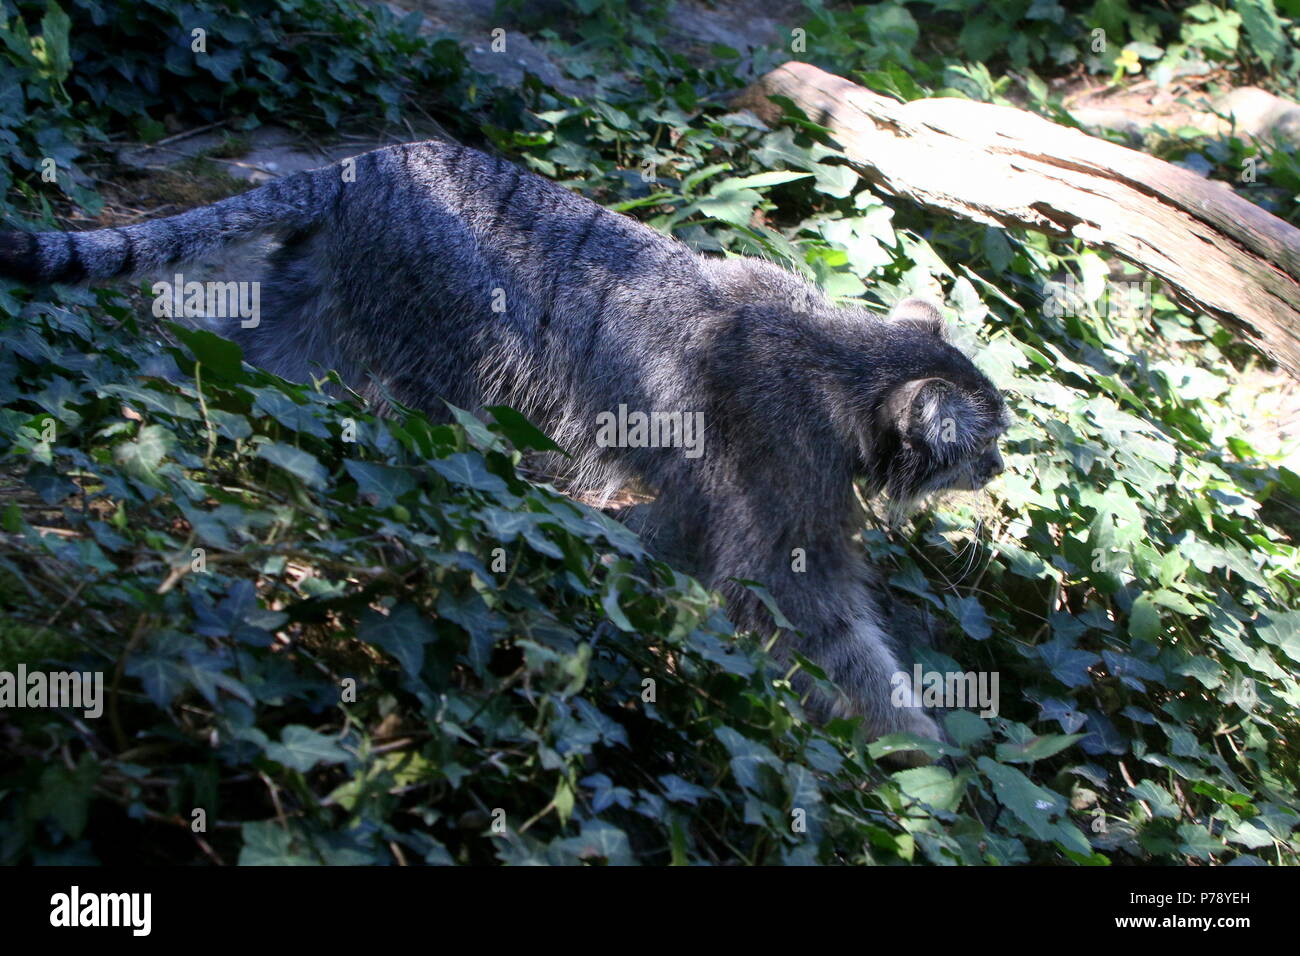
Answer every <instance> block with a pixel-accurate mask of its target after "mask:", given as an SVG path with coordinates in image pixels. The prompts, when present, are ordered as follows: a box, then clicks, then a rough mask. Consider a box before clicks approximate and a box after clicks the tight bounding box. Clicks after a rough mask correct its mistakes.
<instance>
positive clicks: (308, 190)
mask: <svg viewBox="0 0 1300 956" xmlns="http://www.w3.org/2000/svg"><path fill="white" fill-rule="evenodd" d="M352 168H353V169H354V171H355V180H354V181H347V180H348V177H347V176H345V175H344V167H341V166H331V167H326V168H323V169H319V170H314V171H311V172H306V173H300V174H297V175H294V176H290V177H287V178H285V179H282V180H278V181H275V182H272V183H270V184H268V185H266V186H264V187H262V188H260V189H256V190H253V191H251V192H248V193H244V194H242V195H239V196H235V197H233V198H230V199H227V200H224V201H222V202H219V203H216V204H214V205H211V206H207V207H204V208H200V209H195V210H192V211H190V212H186V213H183V214H181V215H179V216H173V217H170V218H166V219H160V220H156V221H152V222H145V223H141V224H139V225H133V226H128V227H125V228H122V229H108V230H100V231H94V232H81V233H42V234H36V235H30V234H25V233H6V234H0V275H8V276H11V277H17V278H24V279H27V280H28V281H33V282H50V281H75V280H83V279H104V278H108V277H111V276H118V275H127V274H131V275H153V276H155V277H157V278H170V275H169V274H165V273H163V272H161V271H160V270H164V269H170V268H171V267H173V266H176V265H178V264H181V263H185V262H188V261H192V260H194V259H196V258H198V257H200V256H204V255H206V254H208V253H211V252H213V251H215V250H217V249H218V248H219V247H222V246H225V245H228V244H231V243H235V242H239V241H243V240H247V239H251V238H253V237H256V236H258V235H261V234H264V233H268V232H269V233H273V234H277V235H279V237H280V238H281V240H282V244H281V246H280V247H279V249H278V251H277V252H275V253H274V254H273V255H272V256H271V258H270V259H269V261H268V264H267V268H266V271H265V274H264V275H262V276H261V277H260V278H261V282H262V287H261V311H262V319H261V324H260V326H258V327H257V328H253V329H242V328H239V327H238V323H237V322H234V323H229V326H230V327H227V328H225V329H224V330H223V331H224V332H225V334H228V335H229V336H230V337H232V338H234V339H235V340H237V341H238V342H239V344H240V345H241V346H243V349H244V354H245V356H246V358H247V359H248V360H249V361H250V362H252V363H254V364H256V365H259V366H261V367H264V368H266V369H269V370H271V371H273V372H276V373H278V374H280V375H283V376H285V377H287V378H291V379H297V380H306V379H307V378H308V376H309V374H311V373H312V372H315V373H317V374H319V373H320V372H322V371H323V370H325V369H329V368H334V369H337V370H338V371H339V373H340V374H341V375H342V377H343V379H344V380H345V381H346V382H348V383H349V384H350V385H352V386H353V387H354V388H356V389H357V390H358V391H359V392H361V393H362V394H364V395H367V396H368V397H371V398H375V399H378V398H379V395H380V393H381V389H379V388H377V387H376V385H375V383H382V388H383V389H386V390H387V391H388V392H389V393H391V394H392V395H393V396H394V397H395V398H397V399H398V400H399V401H401V402H403V403H405V404H407V405H410V406H414V407H416V408H420V409H423V410H425V411H427V412H429V413H431V414H433V415H441V414H442V412H443V408H444V406H443V404H442V400H443V399H446V400H447V401H450V402H452V403H454V404H456V405H459V406H462V407H466V408H475V409H477V408H480V407H481V406H483V405H489V404H506V405H511V406H513V407H515V408H517V409H519V410H520V411H521V412H523V413H524V414H525V415H527V416H528V417H529V418H530V419H532V420H533V421H534V422H535V423H536V424H537V425H538V426H539V427H541V428H543V429H544V430H546V431H547V432H548V433H549V434H550V435H551V436H552V437H554V438H555V440H556V441H557V442H558V443H559V444H560V445H561V446H563V447H565V448H566V449H568V450H569V451H570V452H571V454H572V455H573V460H572V461H571V462H568V465H569V468H570V470H571V473H572V477H573V480H574V482H575V483H576V487H585V488H593V487H594V488H601V489H608V490H610V491H612V490H614V489H616V488H618V487H619V486H621V485H623V484H624V483H625V482H628V481H629V480H635V481H637V482H639V483H641V484H642V485H646V486H649V487H651V488H653V489H654V490H655V491H656V492H657V498H656V500H655V501H654V503H653V504H651V505H649V506H647V507H645V508H642V509H636V510H637V511H638V512H639V513H638V514H637V515H636V516H635V524H636V526H637V527H638V530H640V531H641V532H642V533H643V534H644V535H646V537H647V539H648V541H649V543H650V545H651V546H652V547H653V548H657V549H658V550H659V551H660V553H664V554H670V555H672V556H673V557H674V558H675V559H676V560H678V561H679V562H681V563H682V564H684V565H685V566H686V567H687V568H688V569H689V570H692V571H694V572H695V573H696V574H698V575H699V576H700V577H701V578H702V579H704V580H705V581H706V582H707V583H709V584H710V585H713V586H716V587H719V588H720V589H721V590H722V591H723V592H724V594H725V595H726V597H727V599H728V602H729V613H730V615H731V617H732V619H733V620H734V622H735V623H736V625H737V626H738V627H740V628H743V629H755V630H757V631H759V632H760V633H771V632H772V629H773V623H772V620H771V618H770V616H769V615H768V613H767V611H766V610H765V608H764V607H763V605H762V604H761V602H760V601H759V600H758V599H757V598H756V597H755V596H754V594H753V593H752V592H751V591H750V590H749V589H747V588H745V587H743V586H740V585H738V584H736V583H734V581H733V579H737V578H739V579H749V580H755V581H759V582H761V583H763V584H764V585H766V587H767V588H768V589H769V590H770V592H771V593H772V595H773V596H774V597H775V598H776V601H777V602H778V605H779V606H780V608H781V609H782V611H783V612H784V613H785V615H786V616H787V617H788V618H789V619H790V620H791V621H792V622H793V623H794V624H795V625H796V626H797V627H798V628H799V629H800V631H801V632H802V634H801V636H799V637H798V638H797V639H793V638H792V639H790V640H784V639H783V640H782V641H779V642H778V644H777V652H778V653H779V654H788V649H789V647H790V646H792V644H791V641H794V643H793V646H795V647H797V648H798V650H799V651H800V652H801V653H803V654H804V655H805V656H807V657H808V658H809V659H811V660H812V661H814V662H816V663H817V664H818V665H819V666H820V667H821V668H822V669H823V670H825V671H826V673H827V674H828V675H829V676H830V677H831V679H832V680H833V681H834V682H835V683H836V685H837V686H838V687H840V688H841V689H842V691H843V694H842V696H840V697H839V698H838V699H829V698H822V697H818V696H816V695H814V697H813V699H812V700H811V706H812V708H813V711H814V713H815V714H816V715H817V716H819V717H821V718H826V717H829V716H831V715H855V714H856V715H861V716H863V717H864V718H865V720H866V725H867V728H868V731H869V732H870V733H871V734H872V735H873V736H875V735H881V734H885V733H890V732H893V731H899V730H911V731H914V732H917V733H920V734H923V735H926V736H930V737H935V736H938V731H937V729H936V727H935V725H934V723H933V722H932V721H931V719H930V718H929V717H928V716H926V714H925V713H924V711H923V710H921V709H919V708H915V707H896V706H893V705H891V703H890V678H891V676H892V675H893V674H895V673H896V672H898V671H901V670H902V668H901V667H900V665H899V660H898V658H897V656H896V652H895V650H894V648H893V647H892V646H891V641H890V639H889V638H888V637H887V634H886V627H885V623H884V621H883V620H882V616H881V613H880V610H879V608H878V605H877V601H876V599H875V598H874V596H873V593H872V587H871V581H870V577H871V575H870V570H869V568H868V567H867V565H866V564H865V563H864V561H863V559H862V555H861V548H860V545H857V544H855V541H854V535H855V532H857V531H858V530H859V529H860V527H861V515H860V513H859V507H858V505H857V502H856V499H855V494H854V479H855V478H859V479H862V480H863V481H864V483H865V485H866V487H867V489H868V490H869V491H870V492H872V493H875V492H884V493H887V494H888V495H889V497H890V498H891V499H893V500H894V501H910V500H913V499H915V498H917V497H918V496H920V495H923V494H925V493H928V492H931V491H936V490H942V489H945V488H953V487H968V488H978V487H980V486H982V485H983V484H984V483H985V482H987V481H988V480H989V479H990V478H991V477H992V476H993V475H994V474H996V473H997V472H998V471H999V470H1001V459H1000V458H999V457H998V452H997V449H996V439H997V437H998V435H999V434H1000V433H1001V431H1002V430H1003V429H1004V428H1005V427H1006V412H1005V409H1004V405H1003V401H1002V398H1001V396H1000V395H999V394H998V392H997V390H996V388H995V387H994V386H993V385H992V383H990V382H989V380H988V379H987V378H985V376H984V375H982V374H981V373H980V372H979V371H977V370H976V368H975V367H974V365H973V364H972V363H971V362H970V360H969V359H968V358H967V357H966V356H965V355H963V354H962V353H961V352H960V351H958V350H957V349H956V348H954V347H952V346H951V345H950V344H949V343H948V342H946V341H945V339H944V336H943V320H942V318H941V316H940V315H939V313H938V311H937V309H935V308H934V306H932V305H930V304H928V303H926V302H924V301H922V300H916V299H911V300H907V301H906V302H904V303H901V304H900V306H899V307H897V308H896V310H895V313H894V314H893V316H891V318H888V319H884V318H881V317H879V316H878V315H876V314H874V313H872V312H869V311H867V310H865V309H860V308H847V309H846V308H835V307H833V306H832V305H831V304H830V303H829V302H828V301H827V300H826V299H825V298H824V297H823V296H822V295H821V294H820V292H819V291H818V290H817V289H816V288H814V287H812V286H811V285H809V284H808V283H806V282H804V281H803V280H801V279H799V278H797V277H795V276H794V275H792V274H790V273H788V272H786V271H784V270H782V269H780V268H778V267H776V266H774V265H772V264H770V263H768V262H765V261H761V260H756V259H749V258H732V259H717V258H709V257H705V256H702V255H699V254H696V253H694V252H692V251H691V250H690V249H688V248H687V247H686V246H684V245H682V244H681V243H679V242H676V241H675V240H673V239H671V238H668V237H666V236H664V235H661V234H660V233H658V232H656V231H654V230H652V229H650V228H647V227H645V226H643V225H641V224H639V223H637V222H636V221H634V220H633V219H630V218H628V217H626V216H623V215H619V214H617V213H613V212H610V211H608V210H606V209H603V208H602V207H600V206H598V205H596V204H595V203H592V202H590V201H588V200H587V199H585V198H583V197H581V196H578V195H576V194H575V193H573V192H570V191H569V190H566V189H563V188H561V187H559V186H556V185H555V184H553V183H551V182H549V181H547V180H546V179H543V178H541V177H539V176H535V175H533V174H531V173H528V172H525V171H523V170H521V169H520V168H519V167H517V166H515V165H512V164H511V163H509V162H507V161H505V160H503V159H498V158H493V157H490V156H487V155H484V154H483V153H480V152H476V151H474V150H471V149H467V148H463V147H460V146H456V145H449V144H446V143H440V142H428V143H415V144H409V145H404V146H396V147H391V148H387V149H381V150H376V151H374V152H370V153H366V154H364V155H362V156H359V157H357V158H356V159H355V166H354V167H352ZM494 290H502V292H503V294H504V298H503V300H499V301H504V304H505V306H506V309H505V311H504V312H494V311H493V310H492V308H491V305H492V302H493V296H494ZM620 404H622V405H626V406H628V408H629V409H633V410H642V411H645V412H651V411H681V412H702V413H703V415H704V423H705V432H704V454H703V455H702V456H700V457H698V458H696V459H689V458H687V457H686V456H685V455H684V454H683V450H682V449H681V448H601V447H598V446H597V444H596V441H595V435H596V422H597V415H598V414H599V413H601V412H611V411H614V410H615V409H617V407H618V406H619V405H620ZM795 549H803V553H804V554H805V555H806V569H805V570H802V571H800V570H796V569H795V567H796V564H797V562H796V561H795V558H794V554H795V553H796V552H795Z"/></svg>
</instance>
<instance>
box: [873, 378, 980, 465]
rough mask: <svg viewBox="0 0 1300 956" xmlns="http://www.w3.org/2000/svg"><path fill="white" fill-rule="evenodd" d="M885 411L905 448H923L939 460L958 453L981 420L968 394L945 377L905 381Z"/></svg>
mask: <svg viewBox="0 0 1300 956" xmlns="http://www.w3.org/2000/svg"><path fill="white" fill-rule="evenodd" d="M882 411H883V414H884V415H885V417H886V418H887V420H888V423H889V424H890V425H891V426H892V427H893V428H894V430H895V431H897V432H898V437H899V438H900V439H902V441H903V444H904V445H908V446H916V445H923V446H925V447H927V448H929V449H930V452H931V453H932V454H933V455H935V456H936V457H938V458H947V457H949V456H951V455H954V454H956V453H957V452H958V451H959V449H960V447H961V444H962V441H963V438H964V436H965V435H968V434H970V432H971V430H972V429H973V428H974V426H975V423H976V419H977V418H978V410H977V409H976V408H974V407H973V406H972V405H971V402H970V399H969V397H968V396H967V394H966V392H965V391H964V390H963V389H960V388H958V387H957V386H955V385H953V384H952V383H951V382H949V381H947V380H946V379H942V378H917V379H913V380H912V381H910V382H904V383H903V384H902V385H900V386H898V387H897V388H896V389H894V390H893V391H892V392H891V393H890V394H889V397H888V398H886V399H885V406H884V409H883V410H882Z"/></svg>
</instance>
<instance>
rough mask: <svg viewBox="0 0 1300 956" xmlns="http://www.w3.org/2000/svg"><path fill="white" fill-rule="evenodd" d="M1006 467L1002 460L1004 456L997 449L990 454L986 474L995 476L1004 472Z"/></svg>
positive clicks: (991, 476)
mask: <svg viewBox="0 0 1300 956" xmlns="http://www.w3.org/2000/svg"><path fill="white" fill-rule="evenodd" d="M1005 467H1006V466H1005V464H1004V463H1003V461H1002V456H1001V455H1000V454H998V453H997V452H996V451H995V452H993V453H992V454H991V455H989V456H988V463H987V464H986V465H985V474H987V475H988V476H989V477H990V478H995V477H997V476H998V475H1000V474H1002V471H1003V469H1004V468H1005Z"/></svg>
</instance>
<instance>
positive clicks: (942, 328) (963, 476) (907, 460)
mask: <svg viewBox="0 0 1300 956" xmlns="http://www.w3.org/2000/svg"><path fill="white" fill-rule="evenodd" d="M888 321H889V322H890V329H891V334H892V337H893V338H894V339H895V342H896V345H895V348H896V349H897V350H898V351H899V352H900V355H899V361H900V363H901V364H904V365H905V367H906V369H907V374H906V376H905V377H903V378H902V381H901V382H900V383H897V384H894V385H892V387H891V388H889V389H888V391H887V392H886V393H885V394H884V395H883V397H882V401H881V402H880V404H879V405H878V407H877V411H876V421H875V423H874V424H875V428H876V433H877V436H878V438H877V441H876V442H875V443H874V448H873V452H874V457H875V461H874V462H873V465H874V467H873V469H872V470H873V472H874V473H875V476H876V478H877V483H878V484H879V486H880V487H881V489H882V490H884V491H885V492H886V493H887V494H888V495H889V497H890V499H891V500H893V501H895V502H898V503H900V504H903V503H906V502H910V501H914V500H916V499H917V498H921V497H923V496H925V495H928V494H931V493H933V492H939V491H948V490H965V491H977V490H979V489H981V488H983V487H984V486H985V485H987V484H988V483H989V482H990V481H992V480H993V478H994V477H996V476H997V475H998V474H999V473H1001V471H1002V468H1003V462H1002V455H1001V454H1000V453H999V452H998V439H999V438H1000V437H1001V435H1002V433H1003V432H1004V431H1006V429H1007V426H1008V425H1009V424H1010V420H1009V418H1008V416H1007V410H1006V403H1005V402H1004V401H1003V398H1002V395H1001V393H1000V392H999V391H998V390H997V388H996V386H994V384H993V383H992V382H991V381H989V379H988V377H987V376H986V375H984V374H983V373H982V372H980V371H979V370H978V369H977V368H976V367H975V365H974V363H972V362H971V360H970V359H969V358H967V357H966V356H965V355H964V354H962V352H961V351H959V350H958V349H956V348H955V347H953V346H952V345H950V344H949V343H948V342H947V340H946V338H945V333H946V328H947V327H946V325H945V323H944V321H943V317H942V315H941V314H940V313H939V310H938V309H937V308H936V307H935V306H934V305H932V304H930V303H929V302H926V301H925V300H923V299H907V300H904V301H903V302H901V303H900V304H899V305H898V306H896V307H895V308H894V310H893V311H892V312H891V313H890V316H889V319H888Z"/></svg>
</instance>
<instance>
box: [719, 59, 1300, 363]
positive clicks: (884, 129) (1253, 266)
mask: <svg viewBox="0 0 1300 956" xmlns="http://www.w3.org/2000/svg"><path fill="white" fill-rule="evenodd" d="M772 96H781V97H787V98H789V99H790V100H791V101H793V102H794V103H795V104H796V105H797V106H798V107H799V108H800V109H802V110H803V112H804V113H805V114H806V115H807V116H808V118H809V119H811V120H812V121H814V122H815V123H818V124H819V125H821V126H824V127H826V128H828V129H829V130H831V132H832V134H833V136H834V138H835V140H836V141H837V145H838V146H839V148H840V149H841V150H843V152H844V153H845V155H846V156H848V158H849V160H850V161H851V162H852V163H853V165H854V166H855V168H856V169H857V170H858V171H859V172H860V173H861V174H862V175H863V176H865V177H866V178H867V179H868V180H870V181H871V182H872V183H874V184H875V185H876V186H878V187H880V189H881V190H882V191H884V192H886V193H889V194H892V195H895V196H900V197H904V198H907V199H910V200H912V201H914V202H916V203H918V204H919V205H922V206H925V207H927V208H930V209H935V210H938V211H940V212H943V213H945V214H950V215H957V216H961V217H963V218H966V219H971V220H974V221H976V222H981V223H985V224H987V225H992V226H1001V227H1012V226H1018V227H1023V228H1027V229H1036V230H1040V231H1042V232H1046V233H1051V234H1054V235H1060V236H1076V237H1078V238H1079V239H1081V240H1083V241H1084V242H1085V243H1087V244H1089V245H1091V246H1094V247H1097V248H1100V249H1107V250H1110V251H1111V252H1113V253H1115V254H1116V255H1117V256H1119V257H1121V258H1123V259H1125V260H1127V261H1128V262H1131V263H1133V264H1134V265H1136V266H1138V267H1139V268H1142V269H1144V270H1146V271H1147V272H1148V273H1150V274H1151V275H1153V276H1156V277H1158V278H1160V279H1162V280H1163V281H1164V284H1165V287H1166V290H1167V291H1168V292H1169V293H1170V294H1171V295H1172V296H1173V297H1174V298H1175V299H1177V300H1178V301H1179V302H1181V303H1182V304H1183V305H1184V306H1187V307H1189V308H1192V309H1198V310H1201V311H1203V312H1205V313H1207V314H1209V315H1212V316H1213V317H1214V318H1216V319H1218V320H1219V321H1221V322H1223V323H1224V324H1225V325H1226V326H1227V327H1229V328H1231V329H1233V330H1234V331H1236V332H1237V333H1238V334H1240V335H1241V336H1242V337H1244V338H1245V339H1246V340H1247V341H1249V342H1250V343H1252V344H1253V345H1254V346H1255V347H1256V348H1258V349H1259V350H1260V351H1261V352H1263V353H1264V354H1265V355H1267V356H1268V357H1269V358H1270V359H1272V360H1273V361H1274V362H1276V363H1277V364H1278V365H1279V366H1281V367H1282V368H1284V369H1285V370H1286V371H1287V372H1289V373H1290V374H1291V376H1292V377H1294V378H1296V379H1300V230H1297V229H1296V228H1295V227H1293V226H1291V225H1290V224H1288V223H1286V222H1284V221H1282V220H1281V219H1278V218H1277V217H1276V216H1273V215H1271V214H1270V213H1268V212H1265V211H1264V210H1263V209H1261V208H1260V207H1258V206H1256V205H1254V204H1253V203H1250V202H1248V201H1247V200H1245V199H1242V198H1241V197H1240V196H1238V195H1237V194H1236V193H1234V192H1233V191H1232V190H1231V189H1230V188H1229V187H1228V186H1227V185H1225V184H1224V183H1221V182H1216V181H1214V180H1208V179H1203V178H1202V177H1200V176H1198V175H1196V174H1195V173H1193V172H1191V171H1190V170H1186V169H1182V168H1180V167H1178V166H1174V165H1172V164H1170V163H1167V162H1164V161H1163V160H1160V159H1156V158H1154V157H1152V156H1148V155H1146V154H1145V153H1140V152H1137V151H1136V150H1132V149H1129V148H1127V147H1124V146H1119V145H1117V144H1114V143H1109V142H1107V141H1105V140H1101V139H1097V138H1095V137H1092V136H1089V135H1087V134H1086V133H1083V132H1081V131H1079V130H1076V129H1070V128H1068V127H1064V126H1060V125H1057V124H1056V123H1052V122H1050V121H1049V120H1046V119H1043V118H1042V117H1040V116H1036V115H1034V114H1032V113H1027V112H1024V111H1022V110H1017V109H1013V108H1011V107H1006V106H994V105H991V104H988V103H977V102H972V101H970V100H964V99H948V98H939V99H924V100H915V101H913V102H911V103H900V102H898V101H896V100H893V99H890V98H889V97H886V96H881V95H879V94H877V93H874V92H872V91H871V90H868V89H865V88H863V87H861V86H858V85H857V84H856V83H852V82H850V81H849V80H846V79H844V78H842V77H839V76H834V75H832V74H830V73H826V72H824V71H822V70H820V69H818V68H817V67H815V66H811V65H810V64H807V63H796V62H791V63H786V64H784V65H783V66H780V67H778V68H777V69H775V70H773V71H772V72H771V73H768V74H767V75H766V76H764V77H763V78H762V79H760V80H759V81H758V82H756V83H755V84H754V85H753V86H751V87H750V88H749V89H748V90H746V91H744V93H742V94H741V96H740V97H739V98H738V100H737V101H736V104H735V105H737V106H738V107H748V108H750V109H751V110H754V111H755V112H757V113H758V114H759V115H760V116H762V117H763V118H764V119H765V120H767V121H769V122H771V121H773V120H775V119H779V117H780V116H781V115H782V110H781V108H780V107H779V106H778V105H777V104H775V103H773V102H772V101H771V99H770V97H772Z"/></svg>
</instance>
